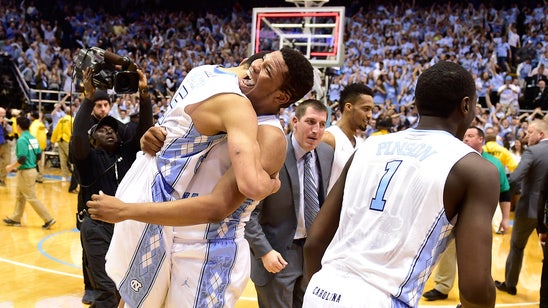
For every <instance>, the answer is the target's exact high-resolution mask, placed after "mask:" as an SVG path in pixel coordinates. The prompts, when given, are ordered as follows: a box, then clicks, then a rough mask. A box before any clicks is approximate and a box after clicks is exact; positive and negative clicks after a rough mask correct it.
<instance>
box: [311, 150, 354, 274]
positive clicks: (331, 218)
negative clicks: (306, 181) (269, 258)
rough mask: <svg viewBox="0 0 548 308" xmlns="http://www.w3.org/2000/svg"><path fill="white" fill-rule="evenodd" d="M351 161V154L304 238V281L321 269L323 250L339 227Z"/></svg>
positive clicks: (352, 157)
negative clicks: (345, 184)
mask: <svg viewBox="0 0 548 308" xmlns="http://www.w3.org/2000/svg"><path fill="white" fill-rule="evenodd" d="M353 160H354V154H352V156H351V157H350V159H349V160H348V162H347V163H346V165H345V166H344V169H343V171H342V172H341V175H340V176H339V179H338V180H337V182H335V185H333V188H332V189H331V191H330V192H329V194H328V195H327V197H326V198H325V202H324V203H323V205H322V207H321V209H320V212H319V213H318V215H317V216H316V218H315V219H314V222H313V223H312V226H311V227H310V230H309V232H308V236H307V237H306V242H305V244H304V276H305V280H306V281H309V280H310V278H312V275H314V274H315V273H316V272H317V271H319V270H320V269H321V267H322V265H321V264H322V263H321V262H322V258H323V255H324V253H325V250H326V249H327V246H329V243H331V240H332V239H333V236H335V232H336V231H337V229H338V227H339V218H340V216H341V208H342V200H343V193H344V183H345V181H346V175H347V174H348V168H349V166H350V165H351V164H352V161H353Z"/></svg>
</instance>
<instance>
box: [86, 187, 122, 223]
mask: <svg viewBox="0 0 548 308" xmlns="http://www.w3.org/2000/svg"><path fill="white" fill-rule="evenodd" d="M86 205H87V206H88V214H89V216H90V217H91V219H95V220H102V221H106V222H109V223H117V222H120V221H123V220H125V217H124V214H123V213H124V211H125V209H126V207H127V203H125V202H122V201H120V199H118V198H116V197H113V196H109V195H105V194H103V192H99V194H98V195H96V194H93V195H92V196H91V200H90V201H88V202H86Z"/></svg>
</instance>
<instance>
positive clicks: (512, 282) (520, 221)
mask: <svg viewBox="0 0 548 308" xmlns="http://www.w3.org/2000/svg"><path fill="white" fill-rule="evenodd" d="M537 224H538V221H537V219H532V218H527V217H525V218H524V217H514V226H513V227H512V237H511V238H510V252H509V253H508V257H507V258H506V272H505V275H506V280H505V283H506V286H507V287H509V288H514V287H516V285H517V284H518V279H519V273H520V272H521V265H522V263H523V250H524V249H525V245H527V240H529V236H531V233H532V232H533V231H534V230H535V228H536V227H537Z"/></svg>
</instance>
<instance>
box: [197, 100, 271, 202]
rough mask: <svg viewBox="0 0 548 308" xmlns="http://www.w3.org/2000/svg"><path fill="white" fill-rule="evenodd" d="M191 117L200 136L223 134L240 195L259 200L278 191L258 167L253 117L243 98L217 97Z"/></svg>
mask: <svg viewBox="0 0 548 308" xmlns="http://www.w3.org/2000/svg"><path fill="white" fill-rule="evenodd" d="M191 117H192V119H193V121H194V123H195V125H196V129H197V130H198V131H199V132H200V133H202V134H205V135H214V134H216V133H218V132H226V133H227V143H228V154H229V155H230V160H231V162H232V168H233V169H234V174H235V176H236V181H237V183H238V189H239V190H240V192H241V193H242V194H243V195H245V196H246V197H248V198H251V199H254V200H261V199H263V198H264V197H266V196H268V195H270V194H272V193H273V192H275V191H277V190H278V189H279V187H280V183H279V180H278V179H273V178H272V177H271V175H270V174H269V173H268V172H267V171H266V170H265V169H263V166H262V165H261V160H260V148H259V143H258V141H257V130H258V125H257V115H256V114H255V111H254V110H253V108H252V106H251V103H250V102H249V100H248V99H247V98H245V97H242V96H239V95H236V94H222V95H217V96H215V97H213V98H211V99H210V100H208V102H207V103H203V104H199V105H198V106H197V107H196V109H195V110H194V111H193V112H192V114H191Z"/></svg>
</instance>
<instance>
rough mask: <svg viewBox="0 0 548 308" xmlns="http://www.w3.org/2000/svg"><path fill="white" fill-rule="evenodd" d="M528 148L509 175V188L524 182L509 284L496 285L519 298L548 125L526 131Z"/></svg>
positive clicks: (546, 165)
mask: <svg viewBox="0 0 548 308" xmlns="http://www.w3.org/2000/svg"><path fill="white" fill-rule="evenodd" d="M527 138H528V140H527V143H528V145H529V146H528V147H527V149H525V151H524V152H523V155H522V156H521V160H520V162H519V164H518V167H517V168H516V169H515V170H514V172H512V173H511V174H510V177H509V181H510V185H516V184H519V183H521V197H520V199H519V202H518V204H517V205H516V210H515V214H514V226H513V228H512V237H511V239H510V252H509V253H508V257H507V258H506V271H505V276H506V281H504V282H500V281H495V286H496V287H497V288H498V289H499V290H501V291H505V292H507V293H509V294H511V295H516V293H517V289H516V285H517V284H518V279H519V273H520V271H521V264H522V262H523V250H524V248H525V245H527V240H528V239H529V236H530V235H531V233H532V232H533V230H535V228H536V227H537V225H538V203H539V199H540V197H541V195H540V194H541V191H542V190H543V188H544V182H545V180H546V175H547V173H548V155H546V154H547V153H548V123H547V122H546V121H545V120H541V119H536V120H533V122H531V123H530V124H529V127H528V129H527Z"/></svg>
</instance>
